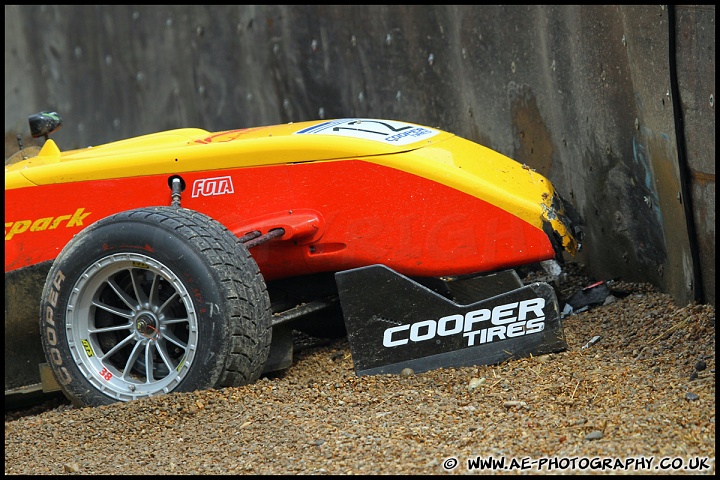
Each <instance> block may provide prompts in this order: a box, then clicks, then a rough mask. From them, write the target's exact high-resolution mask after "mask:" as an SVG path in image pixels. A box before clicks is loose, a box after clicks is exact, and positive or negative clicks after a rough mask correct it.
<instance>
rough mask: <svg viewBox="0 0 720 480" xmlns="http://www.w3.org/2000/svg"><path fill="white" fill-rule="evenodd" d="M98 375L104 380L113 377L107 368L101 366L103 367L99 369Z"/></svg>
mask: <svg viewBox="0 0 720 480" xmlns="http://www.w3.org/2000/svg"><path fill="white" fill-rule="evenodd" d="M100 376H101V377H103V378H104V379H105V380H107V381H108V382H109V381H110V379H111V378H112V377H113V374H112V373H110V371H109V370H108V369H107V368H103V369H102V370H101V371H100Z"/></svg>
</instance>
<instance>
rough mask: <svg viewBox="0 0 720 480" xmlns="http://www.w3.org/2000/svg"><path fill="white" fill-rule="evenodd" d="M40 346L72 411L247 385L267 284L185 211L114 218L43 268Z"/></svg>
mask: <svg viewBox="0 0 720 480" xmlns="http://www.w3.org/2000/svg"><path fill="white" fill-rule="evenodd" d="M40 316H41V318H40V332H41V337H42V346H43V350H44V352H45V356H46V358H47V361H48V363H49V364H50V366H51V367H52V369H53V372H54V375H55V378H56V379H57V381H58V383H59V384H60V385H61V387H62V390H63V393H64V394H65V396H66V397H68V399H70V400H71V401H72V403H73V404H74V405H76V406H99V405H106V404H110V403H114V402H118V401H129V400H134V399H138V398H143V397H149V396H152V395H158V394H164V393H170V392H187V391H194V390H204V389H209V388H220V387H226V386H239V385H243V384H247V383H252V382H254V381H255V380H257V379H258V378H259V377H260V374H261V372H262V369H263V365H264V364H265V362H266V360H267V358H268V354H269V351H270V342H271V337H272V314H271V310H270V299H269V296H268V293H267V287H266V285H265V282H264V280H263V278H262V275H261V273H260V271H259V269H258V266H257V264H256V263H255V261H254V259H253V258H252V257H251V255H250V253H249V252H248V250H247V248H246V247H245V246H243V245H242V243H240V242H238V241H237V238H236V237H235V235H233V234H232V232H230V231H229V230H228V229H227V228H225V227H224V226H223V225H222V224H220V223H219V222H217V221H215V220H213V219H212V218H210V217H208V216H206V215H204V214H201V213H199V212H195V211H192V210H187V209H182V208H178V207H152V208H141V209H136V210H129V211H126V212H121V213H118V214H115V215H112V216H110V217H107V218H104V219H102V220H100V221H98V222H96V223H94V224H92V225H90V226H89V227H87V228H86V229H85V230H83V231H82V232H80V233H79V234H78V235H76V236H75V237H74V238H73V239H72V240H71V241H70V242H68V244H67V245H66V246H65V247H64V248H63V249H62V251H61V252H60V254H59V256H58V257H57V258H56V259H55V261H54V262H53V265H52V268H51V269H50V272H49V273H48V276H47V280H46V282H45V286H44V289H43V294H42V300H41V309H40Z"/></svg>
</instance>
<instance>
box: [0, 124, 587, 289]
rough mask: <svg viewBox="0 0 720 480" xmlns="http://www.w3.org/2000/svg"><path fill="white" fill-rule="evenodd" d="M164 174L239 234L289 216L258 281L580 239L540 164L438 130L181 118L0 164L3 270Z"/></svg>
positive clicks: (443, 263)
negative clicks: (194, 124)
mask: <svg viewBox="0 0 720 480" xmlns="http://www.w3.org/2000/svg"><path fill="white" fill-rule="evenodd" d="M367 132H370V133H367ZM411 132H415V134H414V136H413V135H410V133H411ZM400 133H402V134H400ZM371 134H378V135H379V136H380V138H382V139H383V141H378V140H374V139H373V138H372V137H373V135H371ZM380 134H382V135H380ZM408 135H409V136H408ZM388 140H390V141H388ZM393 141H394V142H395V143H393ZM174 176H179V177H181V178H182V181H183V182H184V185H185V189H184V191H183V193H182V207H183V208H188V209H191V210H197V211H199V212H202V213H205V214H207V215H209V216H210V217H212V218H214V219H216V220H218V221H219V222H221V223H222V224H224V225H225V226H226V227H227V228H229V229H230V230H231V231H233V232H234V233H235V234H236V235H237V236H238V237H241V236H243V235H244V234H246V233H248V232H251V231H260V232H261V233H267V232H268V231H270V230H273V229H276V228H283V229H284V234H283V235H282V236H281V237H279V238H276V239H274V240H272V241H269V242H266V243H264V244H261V245H258V246H257V247H253V248H252V249H251V252H252V254H253V257H254V258H255V260H256V261H257V263H258V265H259V267H260V270H261V272H262V273H263V275H264V277H265V278H266V279H267V280H272V279H278V278H285V277H293V276H298V275H304V274H309V273H316V272H323V271H339V270H345V269H350V268H355V267H359V266H364V265H371V264H384V265H387V266H388V267H390V268H392V269H394V270H396V271H398V272H401V273H403V274H405V275H415V276H442V275H460V274H468V273H477V272H485V271H492V270H497V269H502V268H509V267H513V266H519V265H523V264H528V263H534V262H538V261H542V260H548V259H552V258H555V257H556V256H557V255H558V254H559V253H560V252H561V251H563V250H564V251H567V252H569V253H571V254H574V253H575V251H576V250H577V248H578V243H577V240H576V239H575V238H574V236H573V233H572V227H571V226H570V225H568V223H567V222H568V221H567V219H566V218H565V217H564V212H563V211H562V209H561V207H559V205H562V203H561V202H558V201H557V198H558V197H557V195H556V192H555V191H554V188H553V186H552V184H551V183H550V182H549V181H548V180H547V179H546V178H544V177H543V176H542V175H540V174H538V173H537V172H535V171H533V170H531V169H529V168H526V167H524V166H522V165H521V164H519V163H517V162H515V161H514V160H511V159H509V158H507V157H505V156H503V155H501V154H499V153H497V152H495V151H493V150H490V149H488V148H486V147H483V146H481V145H478V144H476V143H473V142H471V141H468V140H465V139H463V138H460V137H457V136H455V135H452V134H450V133H447V132H443V131H441V130H436V129H432V128H429V127H422V126H418V125H414V124H408V123H400V122H395V121H387V120H373V119H341V120H335V121H315V122H302V123H294V124H286V125H277V126H268V127H258V128H250V129H242V130H231V131H224V132H216V133H210V132H207V131H205V130H201V129H191V128H188V129H178V130H171V131H167V132H160V133H155V134H150V135H144V136H141V137H136V138H132V139H128V140H122V141H118V142H113V143H109V144H106V145H101V146H98V147H89V148H85V149H81V150H73V151H67V152H61V151H60V150H59V149H58V148H57V146H56V145H55V143H54V142H53V141H52V140H48V141H46V143H45V145H44V147H43V148H42V150H41V151H40V152H39V154H38V155H37V156H35V157H32V158H29V159H27V160H24V161H20V162H18V163H15V164H12V165H10V166H8V167H6V168H5V271H6V272H9V271H13V270H17V269H21V268H23V267H27V266H31V265H34V264H38V263H41V262H45V261H49V260H52V259H54V258H55V257H56V256H57V255H58V253H59V252H60V250H61V249H62V248H63V247H64V245H65V244H66V243H67V242H68V241H69V240H70V238H72V236H73V235H76V234H78V233H79V232H80V231H82V229H83V228H85V227H87V226H88V225H89V224H91V223H93V222H95V221H97V220H100V219H102V218H104V217H106V216H109V215H111V214H114V213H116V212H120V211H124V210H130V209H133V208H139V207H147V206H156V205H157V206H159V205H170V203H171V190H170V188H169V186H168V184H169V179H170V178H171V177H174Z"/></svg>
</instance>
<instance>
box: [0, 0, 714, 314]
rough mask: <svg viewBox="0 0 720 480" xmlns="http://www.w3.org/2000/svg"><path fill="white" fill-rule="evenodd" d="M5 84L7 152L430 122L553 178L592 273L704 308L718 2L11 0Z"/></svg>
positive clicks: (708, 278)
mask: <svg viewBox="0 0 720 480" xmlns="http://www.w3.org/2000/svg"><path fill="white" fill-rule="evenodd" d="M675 79H676V81H674V80H675ZM5 82H6V83H5V101H6V104H5V134H6V157H7V156H8V154H9V153H12V152H14V151H15V150H16V147H15V146H14V142H15V140H14V139H15V136H16V135H17V133H23V134H27V132H28V127H27V115H28V114H30V113H34V112H37V111H40V110H47V109H51V110H56V111H58V112H59V113H60V114H61V116H62V117H63V119H64V126H63V128H62V129H61V130H60V131H59V132H58V133H57V134H56V135H54V138H55V140H56V141H57V142H58V144H59V146H60V147H61V148H62V149H69V148H76V147H81V146H87V145H93V144H99V143H103V142H107V141H112V140H117V139H121V138H123V137H127V136H131V135H138V134H144V133H150V132H153V131H158V130H163V129H168V128H177V127H187V126H194V127H201V128H205V129H207V130H221V129H231V128H242V127H249V126H254V125H266V124H273V123H285V122H291V121H301V120H308V119H315V118H336V117H347V116H362V117H365V116H367V117H376V118H390V119H402V120H407V121H411V122H416V123H420V124H426V125H430V126H435V127H439V128H441V129H444V130H448V131H451V132H454V133H456V134H458V135H460V136H463V137H466V138H468V139H471V140H474V141H476V142H479V143H482V144H485V145H487V146H489V147H491V148H493V149H495V150H498V151H499V152H501V153H504V154H506V155H508V156H510V157H512V158H514V159H516V160H518V161H520V162H522V163H526V164H528V165H530V166H531V167H533V168H535V169H536V170H538V171H539V172H540V173H543V174H544V175H546V176H548V177H549V178H550V180H551V181H553V182H554V183H555V185H556V187H558V189H559V190H560V191H561V193H562V194H563V195H564V196H565V197H566V198H567V199H568V200H570V201H571V202H572V203H573V204H575V206H576V207H577V209H578V210H579V212H580V213H581V215H582V216H583V217H584V218H585V221H586V226H585V231H586V238H585V242H584V251H583V253H581V255H580V257H579V261H581V262H583V263H585V264H586V265H587V266H588V267H589V269H590V271H591V272H592V273H593V274H594V275H595V276H597V277H598V278H606V279H609V278H617V277H621V278H623V279H625V280H629V281H646V282H651V283H654V284H656V285H658V286H660V287H661V288H662V289H663V290H664V291H666V292H668V293H671V294H672V295H673V297H674V298H675V300H676V301H677V302H678V303H680V304H685V303H688V302H691V301H693V300H700V301H703V302H705V303H711V304H713V305H714V303H715V280H714V278H715V133H714V132H715V105H714V93H715V91H714V89H715V7H714V6H679V7H674V8H672V9H669V8H668V7H663V6H616V5H615V6H613V5H589V6H518V7H514V6H490V7H486V6H415V5H394V6H379V5H374V6H373V5H371V6H345V5H315V6H307V5H305V6H303V5H300V6H277V5H265V6H251V5H240V6H202V5H194V6H193V5H191V6H122V5H120V6H37V5H27V6H6V7H5ZM8 140H9V141H8ZM8 144H10V145H11V146H10V150H8ZM28 144H32V140H31V139H28V138H26V145H28Z"/></svg>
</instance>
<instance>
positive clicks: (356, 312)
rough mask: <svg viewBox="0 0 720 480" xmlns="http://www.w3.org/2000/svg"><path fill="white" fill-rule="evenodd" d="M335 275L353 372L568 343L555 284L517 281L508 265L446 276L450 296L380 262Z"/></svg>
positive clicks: (527, 352) (526, 352) (489, 358)
mask: <svg viewBox="0 0 720 480" xmlns="http://www.w3.org/2000/svg"><path fill="white" fill-rule="evenodd" d="M483 278H484V279H483ZM508 279H509V281H508ZM513 279H514V280H513ZM335 281H336V282H337V286H338V293H339V297H340V304H341V306H342V310H343V316H344V317H345V326H346V328H347V332H348V341H349V342H350V349H351V351H352V357H353V363H354V367H355V373H356V374H357V375H377V374H384V373H391V374H398V373H400V372H402V371H403V369H405V368H410V369H412V370H413V371H414V372H415V373H420V372H425V371H428V370H434V369H437V368H445V367H465V366H472V365H493V364H498V363H502V362H504V361H506V360H509V359H517V358H522V357H528V356H531V355H542V354H546V353H553V352H559V351H563V350H566V349H567V343H566V342H565V336H564V333H563V329H562V325H561V323H560V312H559V308H558V302H557V297H556V295H555V290H554V289H553V288H552V287H551V286H550V285H548V284H547V283H533V284H530V285H527V286H522V282H520V281H519V278H518V277H517V275H516V274H515V272H512V271H508V272H503V273H502V274H500V275H494V276H490V277H475V278H471V279H467V280H455V281H448V282H447V285H448V288H447V291H449V292H450V295H449V297H452V298H453V299H452V300H451V299H450V298H448V297H447V296H443V295H441V294H440V293H437V290H438V289H437V288H436V289H430V288H428V287H426V286H423V285H422V284H420V283H418V282H416V281H414V280H412V279H410V278H408V277H405V276H403V275H401V274H399V273H397V272H395V271H393V270H391V269H390V268H388V267H386V266H384V265H371V266H368V267H362V268H357V269H353V270H346V271H343V272H338V273H336V274H335ZM483 282H485V284H484V285H485V288H483ZM498 286H502V288H503V289H507V290H505V291H504V292H502V293H498V292H497V289H498ZM483 291H485V292H486V293H485V294H483ZM453 292H460V293H462V297H463V298H461V296H459V295H455V294H453ZM468 292H471V293H472V292H475V293H474V294H473V296H474V298H475V300H474V301H470V302H469V301H468ZM490 295H492V296H490ZM457 300H460V301H461V302H462V303H457Z"/></svg>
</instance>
